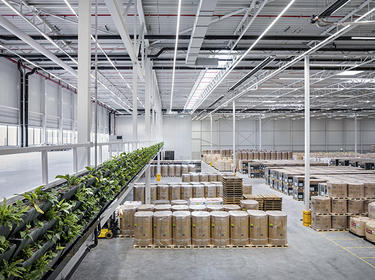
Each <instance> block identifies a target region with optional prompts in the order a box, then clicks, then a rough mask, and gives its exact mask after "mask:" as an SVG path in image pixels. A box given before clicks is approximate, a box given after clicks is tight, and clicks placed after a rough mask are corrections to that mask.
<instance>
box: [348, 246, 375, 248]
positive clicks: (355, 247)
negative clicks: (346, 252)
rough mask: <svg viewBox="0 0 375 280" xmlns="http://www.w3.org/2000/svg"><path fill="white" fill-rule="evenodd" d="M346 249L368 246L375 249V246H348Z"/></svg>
mask: <svg viewBox="0 0 375 280" xmlns="http://www.w3.org/2000/svg"><path fill="white" fill-rule="evenodd" d="M345 248H346V249H362V248H368V249H375V246H346V247H345Z"/></svg>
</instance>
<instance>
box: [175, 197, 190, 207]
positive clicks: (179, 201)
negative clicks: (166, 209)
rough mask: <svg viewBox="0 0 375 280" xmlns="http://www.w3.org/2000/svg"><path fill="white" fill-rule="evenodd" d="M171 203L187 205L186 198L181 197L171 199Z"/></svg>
mask: <svg viewBox="0 0 375 280" xmlns="http://www.w3.org/2000/svg"><path fill="white" fill-rule="evenodd" d="M171 204H172V206H173V205H188V202H187V200H183V199H177V200H171Z"/></svg>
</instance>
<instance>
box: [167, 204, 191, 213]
mask: <svg viewBox="0 0 375 280" xmlns="http://www.w3.org/2000/svg"><path fill="white" fill-rule="evenodd" d="M171 209H172V212H174V211H189V206H187V205H172V208H171Z"/></svg>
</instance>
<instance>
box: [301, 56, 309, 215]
mask: <svg viewBox="0 0 375 280" xmlns="http://www.w3.org/2000/svg"><path fill="white" fill-rule="evenodd" d="M303 197H304V202H305V209H306V210H309V209H310V58H309V57H308V56H305V188H304V195H303Z"/></svg>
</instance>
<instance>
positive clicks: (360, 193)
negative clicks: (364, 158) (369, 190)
mask: <svg viewBox="0 0 375 280" xmlns="http://www.w3.org/2000/svg"><path fill="white" fill-rule="evenodd" d="M364 197H365V185H364V184H360V183H357V184H353V183H349V184H348V198H364Z"/></svg>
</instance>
